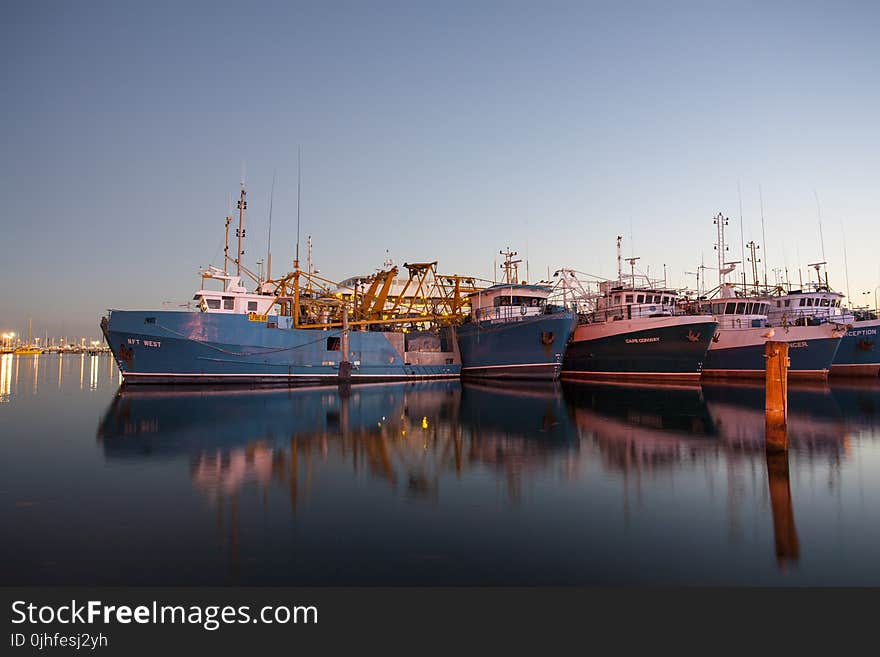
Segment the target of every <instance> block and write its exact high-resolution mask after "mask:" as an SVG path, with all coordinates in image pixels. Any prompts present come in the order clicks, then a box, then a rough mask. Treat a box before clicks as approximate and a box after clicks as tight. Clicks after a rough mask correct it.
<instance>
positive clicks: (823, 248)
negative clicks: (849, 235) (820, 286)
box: [813, 189, 828, 283]
mask: <svg viewBox="0 0 880 657" xmlns="http://www.w3.org/2000/svg"><path fill="white" fill-rule="evenodd" d="M813 196H815V197H816V214H817V215H819V246H820V247H821V249H822V260H823V261H824V260H825V238H824V237H822V210H821V208H820V207H819V195H818V194H817V193H816V190H815V189H814V190H813ZM823 264H824V263H823ZM818 272H819V270H818V269H817V270H816V273H818ZM825 278H826V279H827V278H828V272H827V270H826V273H825ZM819 282H820V283H821V282H822V279H821V278H819Z"/></svg>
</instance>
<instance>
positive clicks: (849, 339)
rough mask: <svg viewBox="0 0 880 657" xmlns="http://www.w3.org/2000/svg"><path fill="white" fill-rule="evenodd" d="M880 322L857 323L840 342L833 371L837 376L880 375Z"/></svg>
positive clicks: (873, 320)
mask: <svg viewBox="0 0 880 657" xmlns="http://www.w3.org/2000/svg"><path fill="white" fill-rule="evenodd" d="M878 338H880V320H878V319H872V320H867V321H863V322H855V323H854V324H853V327H852V328H851V329H850V330H849V331H847V332H846V335H845V336H844V337H843V338H842V339H841V341H840V348H838V350H837V355H836V356H835V357H834V365H833V367H832V369H831V372H832V374H835V375H844V376H846V375H849V376H873V377H876V376H878V375H880V340H878Z"/></svg>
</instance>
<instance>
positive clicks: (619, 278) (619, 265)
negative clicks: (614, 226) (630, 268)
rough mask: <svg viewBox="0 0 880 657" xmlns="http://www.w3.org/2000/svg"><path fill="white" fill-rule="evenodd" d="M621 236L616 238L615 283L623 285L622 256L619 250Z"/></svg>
mask: <svg viewBox="0 0 880 657" xmlns="http://www.w3.org/2000/svg"><path fill="white" fill-rule="evenodd" d="M622 239H623V237H622V236H620V235H618V236H617V282H618V283H620V284H623V255H622V254H621V250H620V241H621V240H622Z"/></svg>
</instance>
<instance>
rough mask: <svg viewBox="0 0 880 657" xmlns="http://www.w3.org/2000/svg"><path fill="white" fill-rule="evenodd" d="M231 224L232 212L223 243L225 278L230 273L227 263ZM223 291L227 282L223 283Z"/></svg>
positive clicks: (227, 220) (227, 221) (227, 219)
mask: <svg viewBox="0 0 880 657" xmlns="http://www.w3.org/2000/svg"><path fill="white" fill-rule="evenodd" d="M231 223H232V213H231V212H230V213H229V214H227V215H226V236H225V238H224V240H223V242H224V247H223V275H224V276H226V275H227V273H228V272H227V271H226V263H227V261H228V260H229V224H231ZM223 290H224V291H225V290H226V281H223Z"/></svg>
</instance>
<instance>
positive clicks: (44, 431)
mask: <svg viewBox="0 0 880 657" xmlns="http://www.w3.org/2000/svg"><path fill="white" fill-rule="evenodd" d="M762 408H763V389H762V388H761V387H759V386H758V387H756V386H735V387H730V386H709V385H704V386H702V387H693V388H659V387H652V388H644V389H639V388H632V387H614V386H602V385H596V386H592V385H591V386H577V387H568V386H566V387H560V386H534V385H531V386H527V387H518V386H511V385H509V384H508V385H505V386H503V387H488V386H482V385H480V386H471V385H464V386H462V385H460V384H459V383H457V382H455V383H424V384H423V383H415V384H412V383H410V384H400V385H375V386H367V387H354V388H353V389H352V390H351V393H350V395H348V396H347V397H340V395H339V394H338V392H337V390H336V389H335V388H322V389H309V390H287V389H283V390H259V391H253V390H240V391H230V390H204V389H201V390H193V389H185V388H183V389H177V390H172V389H167V388H166V389H161V390H159V389H149V388H147V389H127V390H121V389H120V387H119V374H118V372H117V370H116V368H115V366H114V364H113V362H112V358H110V357H109V356H94V357H91V356H87V355H85V356H80V355H73V356H71V355H67V356H63V357H59V356H57V355H46V356H39V357H34V356H25V357H14V356H12V355H6V356H3V357H2V365H0V436H2V437H0V444H2V449H3V453H2V459H0V514H2V526H3V532H2V537H3V540H2V541H0V583H3V584H26V585H29V584H62V583H64V584H66V583H71V584H86V585H89V584H122V585H125V584H258V585H272V584H293V585H296V584H302V585H321V584H339V585H357V584H392V585H397V584H492V585H498V584H501V585H503V584H563V585H565V584H611V585H616V584H734V585H739V584H742V585H768V584H769V585H806V584H811V585H875V586H876V585H880V559H878V557H877V555H878V554H880V476H878V475H880V383H873V384H862V385H858V386H856V385H852V384H847V385H837V384H832V385H831V386H830V387H825V386H816V387H810V388H794V389H792V390H791V394H790V409H791V411H790V412H791V416H790V440H791V443H792V449H791V452H790V454H789V459H788V463H789V467H788V468H786V462H785V460H784V459H783V460H781V461H771V462H769V463H768V460H767V457H766V455H765V451H764V448H763V437H762V434H763V413H762Z"/></svg>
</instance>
